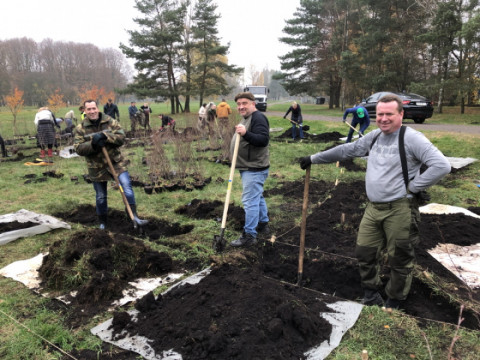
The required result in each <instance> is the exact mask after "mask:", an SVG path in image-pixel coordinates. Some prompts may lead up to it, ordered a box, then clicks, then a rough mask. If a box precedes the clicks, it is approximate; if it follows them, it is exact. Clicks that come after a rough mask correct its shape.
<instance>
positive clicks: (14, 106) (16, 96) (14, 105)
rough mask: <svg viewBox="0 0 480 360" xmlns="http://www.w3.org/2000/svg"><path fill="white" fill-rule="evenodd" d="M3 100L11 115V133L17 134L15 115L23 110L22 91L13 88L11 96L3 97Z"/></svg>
mask: <svg viewBox="0 0 480 360" xmlns="http://www.w3.org/2000/svg"><path fill="white" fill-rule="evenodd" d="M4 100H5V105H6V106H7V108H8V109H10V111H11V113H12V115H13V133H14V134H17V114H18V113H19V111H20V110H22V109H23V91H22V90H18V88H15V89H14V90H13V93H12V94H11V95H5V96H4Z"/></svg>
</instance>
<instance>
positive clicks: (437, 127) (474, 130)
mask: <svg viewBox="0 0 480 360" xmlns="http://www.w3.org/2000/svg"><path fill="white" fill-rule="evenodd" d="M265 114H266V115H267V117H268V116H280V117H282V116H283V115H285V113H284V112H281V111H267V112H266V113H265ZM303 119H304V120H308V121H318V120H320V121H337V122H340V121H342V118H341V117H337V116H325V115H312V114H305V115H303ZM372 122H373V124H371V125H373V126H375V124H374V123H375V119H372ZM404 124H405V125H408V126H410V127H411V128H413V129H415V130H418V131H422V130H428V131H445V132H453V133H462V134H472V135H480V126H476V125H452V124H431V123H429V122H428V119H427V121H426V122H425V123H424V124H415V123H414V122H413V120H407V121H405V122H404Z"/></svg>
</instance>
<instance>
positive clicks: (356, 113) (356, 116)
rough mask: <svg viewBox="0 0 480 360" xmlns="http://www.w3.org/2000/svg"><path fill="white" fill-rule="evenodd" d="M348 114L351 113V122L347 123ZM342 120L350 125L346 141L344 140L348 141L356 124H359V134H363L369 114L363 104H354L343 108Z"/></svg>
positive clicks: (368, 123) (350, 139)
mask: <svg viewBox="0 0 480 360" xmlns="http://www.w3.org/2000/svg"><path fill="white" fill-rule="evenodd" d="M348 114H352V115H353V119H352V123H351V124H348V123H347V116H348ZM343 122H344V123H347V124H348V125H349V126H350V131H349V132H348V136H347V141H345V142H347V143H349V142H350V141H352V136H353V132H354V130H355V128H356V127H357V125H358V124H360V130H358V133H359V134H360V136H363V134H364V132H365V130H367V128H368V127H369V126H370V116H369V115H368V111H367V109H365V108H364V107H363V106H355V107H353V108H350V109H347V110H345V113H344V114H343Z"/></svg>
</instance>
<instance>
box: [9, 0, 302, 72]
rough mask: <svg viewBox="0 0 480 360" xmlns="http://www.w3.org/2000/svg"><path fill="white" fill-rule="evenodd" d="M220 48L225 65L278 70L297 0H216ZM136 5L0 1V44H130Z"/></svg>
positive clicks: (129, 1)
mask: <svg viewBox="0 0 480 360" xmlns="http://www.w3.org/2000/svg"><path fill="white" fill-rule="evenodd" d="M216 3H217V5H218V8H217V14H219V15H220V16H221V17H220V19H219V21H218V31H219V37H220V39H221V43H222V44H223V45H226V44H227V43H228V42H230V52H229V54H228V58H229V63H230V64H235V65H238V66H241V67H244V68H245V69H246V75H247V77H248V74H249V71H250V67H251V65H253V66H254V67H255V68H256V70H262V69H263V68H268V69H270V70H280V61H279V60H278V56H279V55H283V54H285V53H287V52H288V51H289V50H290V48H289V47H288V46H286V45H284V44H282V43H280V42H279V41H278V38H279V37H281V36H283V35H284V34H283V32H282V29H283V27H284V26H285V19H290V18H292V17H293V13H294V11H295V9H296V8H297V7H298V6H299V4H300V0H241V1H234V0H216ZM134 4H135V1H134V0H75V1H74V0H41V1H40V0H13V1H12V0H0V14H2V19H1V20H0V39H1V40H6V39H11V38H17V37H27V38H31V39H33V40H35V41H37V42H41V41H42V40H43V39H46V38H51V39H53V40H56V41H57V40H62V41H73V42H76V43H92V44H95V45H97V46H98V47H100V48H108V47H111V48H118V44H119V43H120V42H122V43H125V44H128V40H129V37H128V34H127V32H126V30H131V29H134V28H135V26H136V24H135V23H134V22H133V20H132V18H134V17H138V16H140V13H139V12H138V11H137V10H136V9H135V8H134Z"/></svg>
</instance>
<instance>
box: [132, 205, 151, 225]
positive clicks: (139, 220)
mask: <svg viewBox="0 0 480 360" xmlns="http://www.w3.org/2000/svg"><path fill="white" fill-rule="evenodd" d="M130 209H132V213H133V218H134V219H135V222H136V223H137V225H139V226H143V225H147V224H148V220H141V219H140V218H139V217H138V215H137V205H136V204H133V205H132V204H130Z"/></svg>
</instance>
